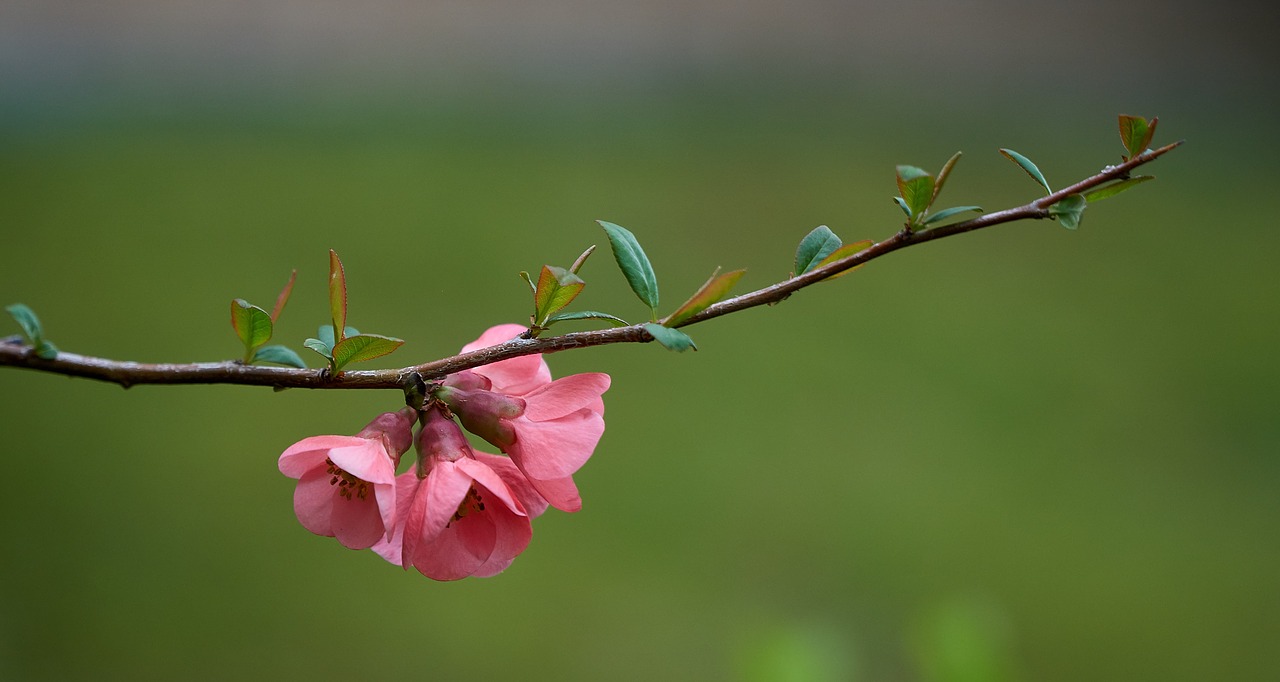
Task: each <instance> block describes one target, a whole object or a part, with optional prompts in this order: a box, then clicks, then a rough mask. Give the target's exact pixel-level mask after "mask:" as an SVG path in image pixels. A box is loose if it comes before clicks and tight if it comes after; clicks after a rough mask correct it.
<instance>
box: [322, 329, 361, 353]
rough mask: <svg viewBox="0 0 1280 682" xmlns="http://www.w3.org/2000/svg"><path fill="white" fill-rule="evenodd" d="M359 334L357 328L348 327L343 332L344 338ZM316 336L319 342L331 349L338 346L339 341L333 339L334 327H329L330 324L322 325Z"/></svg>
mask: <svg viewBox="0 0 1280 682" xmlns="http://www.w3.org/2000/svg"><path fill="white" fill-rule="evenodd" d="M358 334H360V331H359V330H358V329H356V328H355V327H346V328H345V329H343V330H342V336H343V338H346V337H348V336H357V335H358ZM316 336H317V337H319V340H320V341H321V342H322V343H324V344H326V345H327V346H329V348H330V349H332V348H333V347H334V346H335V345H336V341H337V339H335V338H334V337H333V326H332V325H328V324H322V325H320V328H319V329H317V330H316Z"/></svg>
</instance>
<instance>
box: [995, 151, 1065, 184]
mask: <svg viewBox="0 0 1280 682" xmlns="http://www.w3.org/2000/svg"><path fill="white" fill-rule="evenodd" d="M1000 153H1001V154H1004V156H1005V158H1006V159H1009V160H1010V161H1012V162H1014V163H1016V164H1018V165H1019V166H1021V167H1022V170H1024V171H1026V172H1027V175H1030V176H1031V179H1032V180H1035V181H1036V182H1038V183H1040V186H1041V187H1043V188H1044V191H1045V194H1053V190H1051V189H1049V183H1048V182H1046V181H1045V179H1044V173H1041V172H1040V169H1039V168H1036V165H1035V164H1034V163H1032V162H1031V159H1028V158H1027V157H1025V156H1023V155H1021V154H1019V153H1018V152H1015V151H1013V150H1012V149H1001V150H1000Z"/></svg>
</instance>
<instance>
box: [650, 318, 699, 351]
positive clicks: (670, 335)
mask: <svg viewBox="0 0 1280 682" xmlns="http://www.w3.org/2000/svg"><path fill="white" fill-rule="evenodd" d="M644 328H645V331H647V332H649V335H650V336H652V337H653V338H654V340H655V341H657V342H658V343H660V344H662V345H663V346H664V347H665V348H666V349H667V350H673V351H676V352H683V351H686V350H689V349H693V350H698V347H697V346H696V345H694V343H693V339H691V338H689V335H688V334H686V333H684V332H682V331H680V330H679V329H672V328H671V327H664V326H662V325H660V324H658V323H657V322H646V323H645V325H644Z"/></svg>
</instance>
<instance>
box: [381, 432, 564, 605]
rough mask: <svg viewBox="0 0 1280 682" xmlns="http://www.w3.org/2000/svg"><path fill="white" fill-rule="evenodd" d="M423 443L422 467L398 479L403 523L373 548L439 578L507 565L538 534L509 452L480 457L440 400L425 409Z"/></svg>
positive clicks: (420, 442)
mask: <svg viewBox="0 0 1280 682" xmlns="http://www.w3.org/2000/svg"><path fill="white" fill-rule="evenodd" d="M417 444H418V457H419V459H418V466H417V467H416V468H415V470H413V471H409V472H406V473H404V474H401V475H400V476H398V477H397V478H396V488H397V500H398V505H397V507H398V509H397V517H398V521H397V524H396V526H395V528H394V529H393V532H392V533H391V535H390V536H389V538H387V539H385V540H383V541H381V542H379V543H377V544H376V545H374V547H373V550H374V551H375V552H377V553H378V555H379V556H381V557H383V558H384V559H386V560H387V561H390V562H391V563H395V564H399V565H400V566H403V567H404V568H408V567H409V566H413V567H414V568H416V569H418V571H420V572H421V573H422V574H423V575H425V576H427V577H428V578H432V579H435V580H458V579H461V578H466V577H468V576H477V577H488V576H492V575H496V574H498V573H500V572H502V571H503V570H504V569H506V567H507V566H510V565H511V562H512V561H513V560H515V558H516V556H517V555H519V554H520V553H521V552H523V551H524V549H525V547H527V546H528V545H529V540H530V538H532V536H533V529H532V526H531V525H530V523H529V515H528V514H527V512H526V511H525V507H524V506H523V505H522V504H521V502H520V501H519V498H518V497H517V495H516V493H514V492H513V491H512V489H511V488H510V487H508V485H507V483H506V482H505V480H504V479H510V478H511V477H512V476H513V475H514V476H515V477H516V478H519V472H517V471H516V470H515V468H514V466H512V465H511V462H510V461H508V460H506V459H505V458H502V457H496V456H494V455H485V456H484V458H483V459H481V458H478V457H477V456H476V455H477V453H474V452H472V450H471V447H470V446H469V445H468V444H467V439H466V436H465V435H463V433H462V430H461V429H459V428H458V425H457V424H456V423H455V422H454V421H453V420H452V419H450V418H449V417H447V416H445V414H444V413H443V411H441V409H439V408H438V407H435V408H431V409H428V411H427V412H426V413H424V415H423V421H422V427H421V429H420V430H419V431H418V438H417ZM504 468H505V469H509V470H507V471H505V472H504V471H502V470H503V469H504ZM544 507H545V505H544Z"/></svg>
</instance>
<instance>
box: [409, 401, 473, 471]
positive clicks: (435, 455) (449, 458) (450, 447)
mask: <svg viewBox="0 0 1280 682" xmlns="http://www.w3.org/2000/svg"><path fill="white" fill-rule="evenodd" d="M415 445H416V446H417V448H418V478H425V477H426V475H427V474H428V473H430V472H431V466H432V465H433V464H434V463H435V462H437V461H444V462H456V461H458V460H459V459H462V458H463V457H472V456H473V455H472V453H471V444H470V443H468V442H467V437H466V435H465V434H463V433H462V429H460V428H458V424H457V423H456V422H454V421H453V420H452V419H450V418H449V417H448V416H447V415H445V413H444V411H443V410H441V409H440V408H439V407H438V406H436V407H432V408H431V409H429V410H427V411H426V412H424V413H423V415H422V427H421V428H419V429H418V438H417V442H416V443H415Z"/></svg>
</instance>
